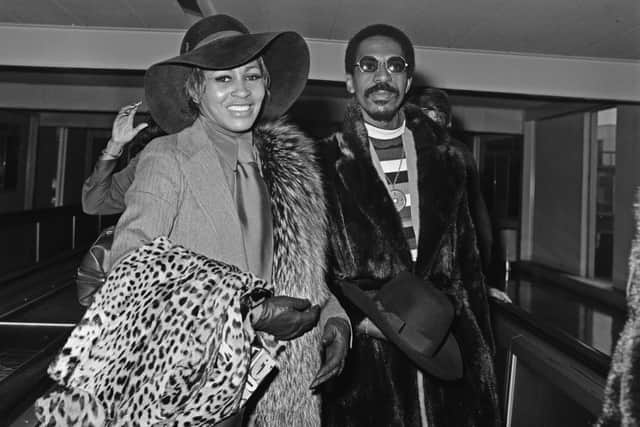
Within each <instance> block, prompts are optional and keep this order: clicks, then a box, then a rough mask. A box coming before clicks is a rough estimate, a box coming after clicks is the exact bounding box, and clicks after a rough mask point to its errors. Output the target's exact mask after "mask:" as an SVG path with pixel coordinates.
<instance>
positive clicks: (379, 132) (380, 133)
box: [364, 118, 406, 141]
mask: <svg viewBox="0 0 640 427" xmlns="http://www.w3.org/2000/svg"><path fill="white" fill-rule="evenodd" d="M364 127H365V128H366V129H367V134H368V135H369V137H370V138H373V139H378V140H382V141H386V140H389V139H396V138H399V137H401V136H402V134H403V133H404V131H405V128H406V120H404V118H403V119H402V124H401V125H400V127H398V128H396V129H382V128H379V127H376V126H373V125H370V124H369V123H367V122H365V123H364Z"/></svg>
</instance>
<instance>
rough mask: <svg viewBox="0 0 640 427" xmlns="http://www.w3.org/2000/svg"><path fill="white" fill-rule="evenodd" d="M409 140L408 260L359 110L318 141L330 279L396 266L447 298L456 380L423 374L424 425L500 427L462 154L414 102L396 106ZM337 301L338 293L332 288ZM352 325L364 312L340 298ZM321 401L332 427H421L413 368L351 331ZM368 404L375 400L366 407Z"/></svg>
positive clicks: (389, 273)
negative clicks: (411, 232)
mask: <svg viewBox="0 0 640 427" xmlns="http://www.w3.org/2000/svg"><path fill="white" fill-rule="evenodd" d="M404 114H405V117H406V124H407V127H408V129H409V130H410V131H411V132H412V134H413V139H414V141H415V146H416V154H417V166H418V191H419V194H420V200H419V202H420V206H419V209H420V218H419V219H420V235H419V236H418V258H417V260H416V263H415V264H414V263H413V262H412V260H411V255H410V251H409V247H408V245H407V242H406V240H405V238H404V234H403V232H402V224H401V221H400V217H399V215H398V214H397V212H396V210H395V208H394V205H393V202H392V201H391V198H390V197H389V195H388V192H387V190H386V188H385V185H384V183H383V182H382V181H381V180H380V179H379V177H378V174H377V172H376V170H375V168H374V166H373V164H372V161H371V157H370V154H369V149H368V144H369V140H368V135H367V132H366V129H365V127H364V121H363V118H362V113H361V110H360V107H359V106H358V105H357V104H356V103H355V102H352V103H351V104H350V105H349V107H348V108H347V112H346V117H345V121H344V126H343V132H342V134H340V135H335V136H333V137H331V138H329V139H328V141H326V144H325V145H324V147H323V150H324V151H325V158H326V174H327V177H328V179H327V183H328V184H327V196H328V203H329V212H330V223H329V227H330V248H331V263H330V275H332V276H333V277H334V278H375V279H380V280H381V281H385V280H388V279H389V278H391V277H393V276H394V275H395V274H397V273H398V272H400V271H402V270H409V271H413V272H415V273H416V274H418V275H420V276H422V277H424V278H426V279H428V280H430V281H432V282H433V283H434V284H435V285H436V286H438V287H439V288H440V289H441V290H442V291H444V292H445V293H447V294H448V295H449V296H451V297H452V300H453V301H454V304H455V308H456V320H455V321H454V325H453V333H454V335H455V336H456V338H457V339H458V342H459V344H460V347H461V350H462V354H463V361H464V371H465V373H464V377H463V379H461V380H459V381H454V382H443V381H440V380H437V379H436V378H433V377H431V376H429V375H427V374H425V375H424V390H425V395H426V396H425V402H424V404H425V406H426V408H425V409H426V413H427V418H428V423H429V426H430V427H446V426H498V425H500V418H501V417H500V411H499V408H498V400H497V392H496V381H495V375H494V368H493V359H492V353H493V335H492V331H491V324H490V318H489V308H488V302H487V289H486V286H485V283H484V276H483V274H482V267H481V261H480V255H479V252H478V244H477V238H476V232H475V228H474V223H473V221H472V218H471V214H470V210H469V196H468V194H467V193H468V189H469V186H468V179H469V177H468V176H467V174H468V173H469V170H473V169H472V168H469V167H468V164H467V163H468V158H469V156H468V155H467V154H468V153H467V152H466V151H465V150H466V148H463V146H461V145H460V144H457V143H454V142H452V141H450V140H448V139H446V138H439V137H438V135H437V134H436V132H437V128H435V127H434V126H435V125H434V124H433V123H432V122H431V121H430V120H429V119H428V118H427V117H426V116H425V115H424V114H423V113H422V112H421V111H420V110H419V109H418V108H417V107H415V106H412V105H406V106H405V108H404ZM332 290H333V291H334V293H336V294H337V295H338V296H339V290H338V289H332ZM341 302H342V303H343V305H344V306H345V308H346V309H347V313H348V314H349V315H350V316H351V320H352V324H353V325H356V324H357V323H358V322H359V321H360V320H361V319H362V314H361V313H359V312H358V310H357V309H355V307H353V306H350V305H349V303H348V301H346V300H341ZM337 382H338V384H336V385H335V386H334V390H337V391H335V392H333V393H327V394H326V395H325V397H324V400H325V404H323V418H324V419H325V423H326V425H331V426H363V425H379V426H383V425H385V426H386V425H398V426H419V425H420V414H419V411H420V404H421V403H419V402H417V400H418V399H417V396H418V391H417V389H418V387H417V384H416V368H415V367H414V366H413V365H412V364H411V363H410V362H409V360H408V359H407V358H406V357H405V356H404V355H403V354H401V353H399V352H398V351H397V350H396V349H395V348H394V347H392V346H391V345H389V344H388V343H386V342H382V341H379V340H375V339H372V338H369V337H368V336H366V335H359V334H356V337H355V339H354V348H353V350H352V351H351V352H350V354H349V357H348V361H347V366H346V368H345V371H344V372H343V374H342V377H341V378H340V379H339V380H338V381H337ZM366 400H371V401H373V402H375V404H373V405H368V404H366Z"/></svg>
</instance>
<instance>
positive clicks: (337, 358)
mask: <svg viewBox="0 0 640 427" xmlns="http://www.w3.org/2000/svg"><path fill="white" fill-rule="evenodd" d="M350 341H351V327H350V326H349V322H347V321H346V320H345V319H342V318H340V317H331V318H330V319H329V320H327V323H326V324H325V325H324V331H323V332H322V339H321V341H320V346H321V347H320V351H321V352H322V366H320V369H318V373H316V376H315V378H314V379H313V381H312V382H311V386H310V387H309V388H310V389H315V388H316V387H318V386H319V385H320V384H322V383H324V382H326V381H328V380H329V379H331V378H333V377H335V376H338V375H340V373H341V372H342V369H344V363H345V361H346V360H347V352H348V351H349V342H350Z"/></svg>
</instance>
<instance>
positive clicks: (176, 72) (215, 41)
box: [144, 15, 309, 133]
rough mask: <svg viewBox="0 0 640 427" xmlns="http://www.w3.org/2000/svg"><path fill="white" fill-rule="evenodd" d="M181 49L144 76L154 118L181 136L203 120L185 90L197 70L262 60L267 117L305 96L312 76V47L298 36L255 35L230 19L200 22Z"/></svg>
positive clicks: (290, 33)
mask: <svg viewBox="0 0 640 427" xmlns="http://www.w3.org/2000/svg"><path fill="white" fill-rule="evenodd" d="M180 51H181V55H179V56H176V57H174V58H171V59H167V60H165V61H162V62H160V63H157V64H154V65H152V66H151V67H150V68H149V69H148V70H147V72H146V73H145V77H144V88H145V96H146V101H147V104H148V106H149V111H150V113H151V116H152V117H153V118H154V120H155V121H156V122H157V123H158V125H160V127H161V128H162V129H163V130H164V131H165V132H167V133H175V132H179V131H181V130H182V129H184V128H186V127H187V126H190V125H191V124H192V123H193V122H194V121H195V119H196V118H197V115H196V114H194V112H193V111H192V110H191V108H190V106H189V97H188V96H187V93H186V91H185V87H184V85H185V81H186V79H187V76H188V75H189V72H190V71H191V69H192V68H193V67H199V68H202V69H208V70H228V69H232V68H236V67H239V66H241V65H243V64H246V63H247V62H249V61H251V60H253V59H255V58H257V57H260V56H261V57H262V59H263V61H264V63H265V66H266V68H267V70H268V72H269V76H270V79H271V84H270V87H269V92H270V95H269V97H268V98H267V97H265V105H264V106H263V108H262V113H261V117H262V118H265V119H275V118H278V117H280V116H281V115H282V114H284V113H285V112H286V111H287V110H288V109H289V108H290V107H291V105H292V104H293V103H294V101H295V100H296V99H297V98H298V97H299V96H300V94H301V93H302V90H303V89H304V86H305V84H306V82H307V77H308V75H309V48H308V46H307V43H306V42H305V40H304V39H303V38H302V36H300V35H299V34H298V33H296V32H293V31H283V32H272V33H255V34H251V33H249V30H248V29H247V28H246V27H245V26H244V25H243V24H242V23H241V22H239V21H238V20H236V19H235V18H232V17H230V16H227V15H213V16H208V17H206V18H203V19H201V20H200V21H198V22H196V23H195V24H194V25H193V26H192V27H191V28H189V30H188V31H187V32H186V33H185V37H184V39H183V41H182V44H181V49H180Z"/></svg>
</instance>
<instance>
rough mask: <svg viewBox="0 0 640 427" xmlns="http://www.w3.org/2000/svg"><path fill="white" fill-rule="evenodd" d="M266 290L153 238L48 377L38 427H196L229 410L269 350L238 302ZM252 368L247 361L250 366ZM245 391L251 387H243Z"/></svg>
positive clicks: (270, 363)
mask: <svg viewBox="0 0 640 427" xmlns="http://www.w3.org/2000/svg"><path fill="white" fill-rule="evenodd" d="M257 287H262V288H265V289H268V290H270V291H272V288H271V285H269V284H268V283H266V282H264V281H263V280H261V279H259V278H257V277H256V276H254V275H252V274H251V273H245V272H241V271H240V270H239V269H238V268H237V267H235V266H231V265H227V264H224V263H221V262H217V261H214V260H211V259H208V258H206V257H204V256H201V255H198V254H195V253H193V252H191V251H189V250H187V249H185V248H183V247H181V246H176V245H172V244H171V243H170V242H169V241H168V240H167V239H166V238H164V237H160V238H158V239H156V240H154V241H153V242H151V243H150V244H148V245H145V246H143V247H142V248H140V249H138V250H136V251H134V252H132V253H131V254H130V255H129V256H127V258H126V259H125V260H123V261H122V262H121V263H119V265H118V266H117V267H116V268H115V269H114V270H113V271H112V272H111V273H110V275H109V277H108V278H107V281H106V283H105V285H104V286H103V287H102V289H101V290H100V291H99V292H98V293H97V294H96V298H95V301H94V302H93V304H92V305H91V307H90V308H89V309H88V310H87V312H86V314H85V315H84V317H83V319H82V321H81V322H80V323H79V324H78V326H77V327H76V328H75V329H74V331H73V332H72V334H71V336H70V337H69V339H68V341H67V342H66V344H65V345H64V347H63V348H62V350H61V352H60V354H59V355H58V357H57V359H56V360H55V361H54V363H52V364H51V366H50V367H49V375H50V376H51V378H53V379H54V380H55V381H56V383H57V384H58V388H57V389H55V390H53V391H52V392H50V393H49V394H48V395H46V396H44V397H43V398H41V399H39V400H38V402H37V404H36V411H37V416H38V418H39V420H40V422H41V423H42V425H45V426H62V425H64V426H71V425H82V426H126V425H157V426H165V425H171V426H197V425H203V424H210V423H215V422H218V421H220V420H223V419H224V418H226V417H228V416H230V415H232V414H234V413H235V412H237V411H238V410H239V409H240V407H241V406H243V405H244V404H245V403H246V401H247V399H248V398H249V396H250V395H251V393H252V392H253V391H254V390H255V388H256V387H257V385H258V384H259V382H260V381H261V379H262V378H264V377H265V376H266V375H267V374H268V373H269V372H270V371H271V370H272V368H273V367H275V362H274V357H272V356H275V353H276V352H277V351H278V344H277V343H276V342H275V341H269V340H268V339H267V337H266V336H261V337H260V338H261V341H262V342H263V346H262V347H253V346H252V345H251V344H252V342H254V338H255V333H254V331H253V330H252V328H251V327H250V324H249V322H245V321H243V319H242V316H241V313H240V298H241V296H242V295H244V294H245V293H247V292H249V291H251V290H253V289H255V288H257ZM256 362H257V363H256ZM247 384H251V385H250V386H247Z"/></svg>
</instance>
